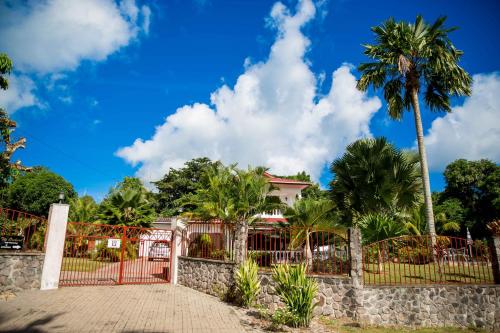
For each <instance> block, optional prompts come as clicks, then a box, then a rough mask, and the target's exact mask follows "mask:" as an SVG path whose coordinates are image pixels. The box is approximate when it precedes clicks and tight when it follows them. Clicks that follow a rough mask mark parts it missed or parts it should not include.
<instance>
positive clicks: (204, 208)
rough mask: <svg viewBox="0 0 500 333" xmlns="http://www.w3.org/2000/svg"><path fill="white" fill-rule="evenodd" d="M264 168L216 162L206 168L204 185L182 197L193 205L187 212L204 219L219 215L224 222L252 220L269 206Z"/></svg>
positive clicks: (268, 187) (249, 221)
mask: <svg viewBox="0 0 500 333" xmlns="http://www.w3.org/2000/svg"><path fill="white" fill-rule="evenodd" d="M264 171H265V170H264V169H263V168H255V169H253V168H248V170H240V169H237V168H236V166H235V165H231V166H229V167H224V166H217V167H214V168H211V169H209V170H208V171H207V174H206V175H207V186H206V187H204V188H199V189H197V190H196V192H195V193H194V194H192V195H190V196H185V197H184V205H191V206H192V207H194V209H193V210H192V212H190V213H188V215H190V216H194V217H197V218H201V219H204V220H212V219H219V220H221V221H222V222H225V223H229V224H231V223H238V222H244V223H249V224H251V223H253V222H254V221H255V220H257V219H258V217H257V216H256V215H257V214H259V213H262V212H263V211H266V210H269V209H270V208H271V207H272V205H271V204H270V203H269V201H268V200H267V194H268V193H269V191H270V190H271V185H270V184H269V183H268V181H267V179H266V177H264V176H263V174H264Z"/></svg>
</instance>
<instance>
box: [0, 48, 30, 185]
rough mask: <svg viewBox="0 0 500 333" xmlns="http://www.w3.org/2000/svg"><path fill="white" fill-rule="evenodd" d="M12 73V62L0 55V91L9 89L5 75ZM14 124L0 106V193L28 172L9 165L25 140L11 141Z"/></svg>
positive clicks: (23, 168)
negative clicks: (22, 173)
mask: <svg viewBox="0 0 500 333" xmlns="http://www.w3.org/2000/svg"><path fill="white" fill-rule="evenodd" d="M11 71H12V61H11V60H10V59H9V57H8V56H7V55H6V54H4V53H0V90H6V89H7V88H8V87H9V81H8V80H7V78H6V75H9V74H10V73H11ZM16 126H17V125H16V122H15V121H13V120H11V119H10V118H9V116H8V114H7V112H6V111H5V110H4V109H3V108H1V106H0V191H1V190H2V189H3V188H4V187H5V186H6V185H7V184H8V183H10V182H11V181H12V179H13V176H15V175H17V174H19V172H22V171H30V170H31V168H26V167H24V166H22V165H21V161H16V162H15V163H11V158H12V155H13V154H14V153H15V152H16V150H17V149H20V148H24V147H25V144H26V139H25V138H20V139H18V140H14V141H13V140H12V139H11V134H12V132H13V131H14V130H15V128H16Z"/></svg>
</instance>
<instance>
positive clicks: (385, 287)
mask: <svg viewBox="0 0 500 333" xmlns="http://www.w3.org/2000/svg"><path fill="white" fill-rule="evenodd" d="M468 287H470V288H495V289H500V284H456V285H455V284H418V285H417V284H415V285H411V286H408V285H397V284H395V285H364V286H363V289H415V288H468Z"/></svg>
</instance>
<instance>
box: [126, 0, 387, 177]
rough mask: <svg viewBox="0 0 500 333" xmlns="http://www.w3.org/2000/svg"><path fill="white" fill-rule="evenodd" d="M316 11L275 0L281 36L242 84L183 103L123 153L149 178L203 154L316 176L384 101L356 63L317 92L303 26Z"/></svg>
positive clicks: (365, 130) (363, 130) (249, 67)
mask: <svg viewBox="0 0 500 333" xmlns="http://www.w3.org/2000/svg"><path fill="white" fill-rule="evenodd" d="M314 16H315V7H314V5H313V4H312V2H311V1H309V0H304V1H301V2H299V4H298V6H297V10H296V13H295V14H294V15H292V14H291V13H290V11H289V9H287V8H286V7H285V6H284V5H283V4H281V3H276V4H275V5H274V6H273V8H272V10H271V17H270V19H269V20H268V24H269V25H270V26H272V27H275V28H276V29H277V31H278V35H277V38H276V41H275V42H274V44H273V45H272V48H271V51H270V54H269V57H268V59H267V60H266V61H263V62H258V63H255V64H251V63H250V62H249V61H245V71H244V73H243V74H242V75H240V76H239V77H238V79H237V82H236V84H235V86H234V87H232V88H231V87H228V86H227V85H223V86H222V87H220V88H219V89H218V90H216V91H215V92H214V93H212V95H211V102H212V103H211V105H206V104H202V103H195V104H193V105H185V106H183V107H180V108H179V109H177V111H176V112H175V113H174V114H172V115H170V116H168V117H167V118H166V120H165V123H164V124H162V125H160V126H158V127H157V128H156V130H155V134H154V135H153V137H152V138H151V139H149V140H143V139H136V140H135V142H134V143H133V144H132V145H131V146H129V147H124V148H121V149H119V150H118V151H117V155H118V156H120V157H122V158H124V159H125V160H126V161H128V162H129V163H131V164H132V165H140V167H139V169H138V171H137V175H138V176H139V177H141V178H142V179H143V180H145V181H149V180H155V179H158V178H160V177H161V176H162V175H163V174H164V173H165V172H166V171H168V169H169V168H170V167H179V166H181V165H182V164H183V163H184V162H185V161H187V160H190V159H191V158H194V157H199V156H207V157H210V158H212V159H221V160H222V161H224V162H226V163H231V162H238V163H239V164H240V165H241V166H243V167H244V166H246V165H254V166H255V165H265V166H268V167H271V171H272V172H274V173H277V174H290V173H295V172H298V171H302V170H306V171H308V172H310V173H311V174H312V175H313V177H315V178H316V179H317V178H318V177H319V175H320V173H321V170H322V168H323V166H324V165H325V163H327V162H329V161H331V160H332V159H333V158H335V157H336V156H338V155H339V154H340V153H341V152H342V151H343V149H344V147H345V145H346V144H347V143H349V142H351V141H353V140H355V139H356V138H358V137H361V136H369V135H371V134H370V130H369V127H368V125H369V122H370V119H371V117H372V115H373V114H374V113H375V112H376V111H377V110H378V109H379V108H380V107H381V103H380V101H379V99H378V98H377V97H373V98H369V97H367V96H366V95H365V94H364V93H361V92H359V91H358V90H357V89H356V80H355V77H354V76H353V75H352V74H351V68H350V66H349V65H343V66H341V67H340V68H339V69H337V70H336V71H335V72H334V73H333V75H332V87H331V90H330V92H329V93H328V94H327V95H326V96H324V97H320V96H318V92H317V85H318V79H317V77H316V76H315V74H314V73H313V72H312V71H311V69H310V67H309V65H308V61H307V60H306V59H305V58H304V56H305V54H306V52H307V50H308V47H309V44H310V41H309V39H308V38H307V37H305V36H304V35H303V34H302V32H301V30H300V29H301V27H303V26H304V25H305V24H306V23H307V22H309V21H310V20H311V19H312V18H313V17H314Z"/></svg>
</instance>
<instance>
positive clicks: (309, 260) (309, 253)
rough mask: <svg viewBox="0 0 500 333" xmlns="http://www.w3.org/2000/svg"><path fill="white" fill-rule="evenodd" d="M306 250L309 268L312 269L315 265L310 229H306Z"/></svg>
mask: <svg viewBox="0 0 500 333" xmlns="http://www.w3.org/2000/svg"><path fill="white" fill-rule="evenodd" d="M304 250H305V255H306V260H307V270H308V271H309V270H312V268H313V267H312V266H313V257H312V251H311V244H310V242H309V231H306V248H305V249H304Z"/></svg>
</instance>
